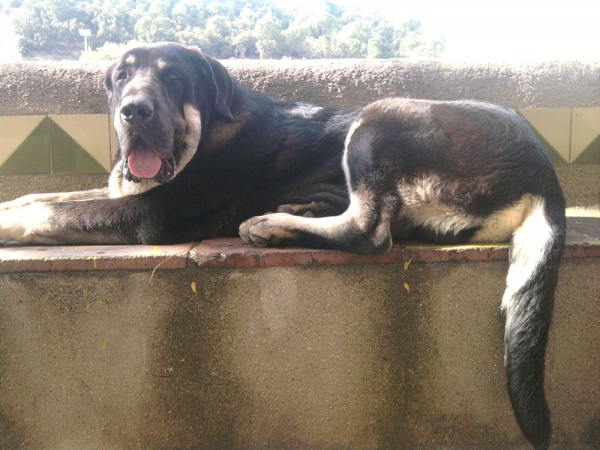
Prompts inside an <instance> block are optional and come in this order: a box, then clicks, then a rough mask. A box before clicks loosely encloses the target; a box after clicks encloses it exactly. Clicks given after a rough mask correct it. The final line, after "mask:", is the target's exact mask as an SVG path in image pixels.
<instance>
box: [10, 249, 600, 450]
mask: <svg viewBox="0 0 600 450" xmlns="http://www.w3.org/2000/svg"><path fill="white" fill-rule="evenodd" d="M597 272H598V259H597V258H588V259H570V260H566V261H565V263H564V264H563V266H562V270H561V274H560V276H561V279H560V283H559V286H558V296H557V302H556V314H555V319H554V324H553V327H552V331H551V341H550V348H549V353H548V361H547V383H546V386H547V392H548V399H549V403H550V407H551V409H552V418H553V422H554V430H555V431H554V440H553V443H554V446H555V448H578V449H592V448H597V446H598V445H599V444H600V402H598V399H599V398H600V359H598V354H599V352H600V335H599V334H598V332H597V331H598V329H599V327H600V301H599V300H600V299H599V298H598V289H597V282H596V281H595V278H596V277H597ZM505 273H506V263H505V262H494V261H492V262H470V263H454V264H452V263H443V264H425V263H413V264H411V266H410V267H409V269H408V270H406V271H405V270H403V268H402V267H401V266H399V265H367V266H365V265H352V264H350V265H343V266H328V267H288V268H271V269H214V268H213V269H198V268H195V269H180V270H164V271H157V272H156V273H155V274H154V276H153V277H151V271H149V270H148V271H104V272H63V273H52V272H47V273H27V274H4V275H0V297H1V298H2V302H0V370H1V376H0V411H1V414H0V448H30V449H41V448H68V449H71V448H90V449H94V448H98V449H100V448H139V449H147V448H165V449H166V448H190V449H191V448H220V449H221V448H223V449H225V448H244V449H246V448H273V449H276V448H486V449H488V448H498V449H507V448H528V447H527V445H526V443H525V441H524V440H523V438H522V436H521V434H520V432H519V430H518V428H517V425H516V423H515V421H514V418H513V416H512V412H511V408H510V405H509V401H508V398H507V395H506V392H505V388H504V376H503V368H502V355H503V349H502V325H501V321H500V319H499V304H500V297H501V295H502V290H503V285H504V276H505ZM192 282H195V283H196V292H197V296H196V295H195V294H194V291H193V290H192V288H191V284H192ZM404 283H406V284H407V285H408V286H410V293H409V292H407V290H406V289H405V287H404Z"/></svg>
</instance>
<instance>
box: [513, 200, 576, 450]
mask: <svg viewBox="0 0 600 450" xmlns="http://www.w3.org/2000/svg"><path fill="white" fill-rule="evenodd" d="M564 206H565V205H564V199H563V198H562V195H559V196H558V199H557V200H556V201H550V200H548V199H541V198H539V197H536V198H534V199H532V204H531V208H530V210H529V213H528V215H527V216H526V218H525V220H524V222H523V224H522V225H521V227H519V228H518V229H517V230H516V231H515V232H514V233H513V235H512V238H511V241H510V249H509V270H508V276H507V280H506V291H505V293H504V297H503V299H502V310H503V314H504V317H505V331H504V344H505V367H506V375H507V386H508V393H509V396H510V401H511V403H512V406H513V409H514V411H515V415H516V418H517V422H518V423H519V426H520V427H521V430H522V431H523V434H524V435H525V437H526V438H527V439H528V440H529V441H530V442H531V443H532V444H533V445H534V447H535V448H536V449H546V448H548V445H549V441H550V435H551V433H552V426H551V424H550V413H549V410H548V404H547V402H546V398H545V394H544V357H545V352H546V343H547V341H548V330H549V328H550V321H551V318H552V309H553V306H554V291H555V288H556V282H557V279H558V266H559V263H560V259H561V256H562V252H563V248H564V244H565V234H566V219H565V210H564Z"/></svg>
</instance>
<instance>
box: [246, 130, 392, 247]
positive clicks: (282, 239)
mask: <svg viewBox="0 0 600 450" xmlns="http://www.w3.org/2000/svg"><path fill="white" fill-rule="evenodd" d="M359 127H360V120H359V121H357V122H356V123H355V124H354V126H353V127H352V129H351V130H350V132H349V134H348V138H347V139H346V151H345V153H344V172H345V175H346V181H347V184H348V190H349V192H350V205H349V207H348V209H347V210H346V211H345V212H344V213H343V214H341V215H338V216H335V217H316V218H312V217H301V216H295V215H290V214H282V213H276V214H268V215H265V216H259V217H253V218H252V219H249V220H247V221H246V222H244V223H243V224H242V225H241V226H240V236H241V237H242V239H244V241H245V242H246V243H248V244H253V245H257V246H262V247H264V246H285V245H298V246H307V247H312V248H329V249H336V250H345V251H351V252H354V253H360V254H367V255H374V254H379V253H385V252H386V251H388V250H389V249H390V247H391V245H392V234H391V231H390V224H391V222H392V220H393V219H394V218H395V217H396V216H397V215H398V211H399V209H400V204H401V200H400V196H399V193H398V190H397V187H396V185H395V183H394V182H393V181H392V182H390V180H391V179H392V177H391V176H389V175H387V172H386V170H382V166H384V165H385V161H384V160H383V159H384V157H382V159H381V160H377V159H376V158H374V157H373V153H374V152H373V148H372V136H371V135H370V134H369V133H368V132H367V133H359V136H358V138H355V139H354V138H353V137H352V136H353V132H355V130H356V129H358V128H359ZM367 131H368V130H367ZM382 154H383V153H382ZM388 178H389V179H388Z"/></svg>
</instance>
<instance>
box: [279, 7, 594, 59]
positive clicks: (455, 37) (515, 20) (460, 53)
mask: <svg viewBox="0 0 600 450" xmlns="http://www.w3.org/2000/svg"><path fill="white" fill-rule="evenodd" d="M318 1H319V0H275V2H276V3H279V4H280V5H282V6H286V5H287V6H290V5H292V6H297V7H307V6H310V5H311V3H316V2H318ZM333 2H334V3H338V4H341V5H345V6H353V7H357V8H360V9H363V10H365V11H379V12H380V13H382V14H383V16H384V17H385V18H387V19H388V20H394V19H395V20H397V21H399V22H403V21H406V20H407V19H411V18H412V19H420V20H421V22H422V24H423V27H424V28H425V30H426V31H427V32H429V33H431V34H433V35H437V34H442V33H443V35H444V36H445V38H446V51H445V54H444V58H448V59H458V60H467V61H468V60H483V61H486V60H489V61H494V60H529V61H531V60H556V59H562V60H565V59H594V58H595V59H600V1H598V0H562V1H556V0H545V1H541V0H502V1H496V2H494V1H489V0H457V1H452V0H412V1H406V0H333Z"/></svg>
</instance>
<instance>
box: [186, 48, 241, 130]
mask: <svg viewBox="0 0 600 450" xmlns="http://www.w3.org/2000/svg"><path fill="white" fill-rule="evenodd" d="M188 49H189V50H191V51H192V52H194V53H195V56H196V57H198V58H200V61H201V63H202V65H203V66H204V67H205V68H206V69H207V71H204V72H205V74H206V75H207V77H208V78H212V81H213V83H214V85H215V89H216V93H217V94H216V98H215V110H216V111H217V112H218V113H219V114H221V115H222V116H223V117H226V118H227V119H229V120H231V121H232V122H233V121H234V120H235V119H234V118H233V114H232V113H231V109H230V108H231V101H232V100H233V80H232V79H231V75H229V72H228V71H227V69H226V68H225V67H223V65H222V64H221V63H220V62H219V61H217V60H216V59H214V58H212V57H210V56H207V55H205V54H204V53H202V51H200V49H199V48H198V47H188Z"/></svg>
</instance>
